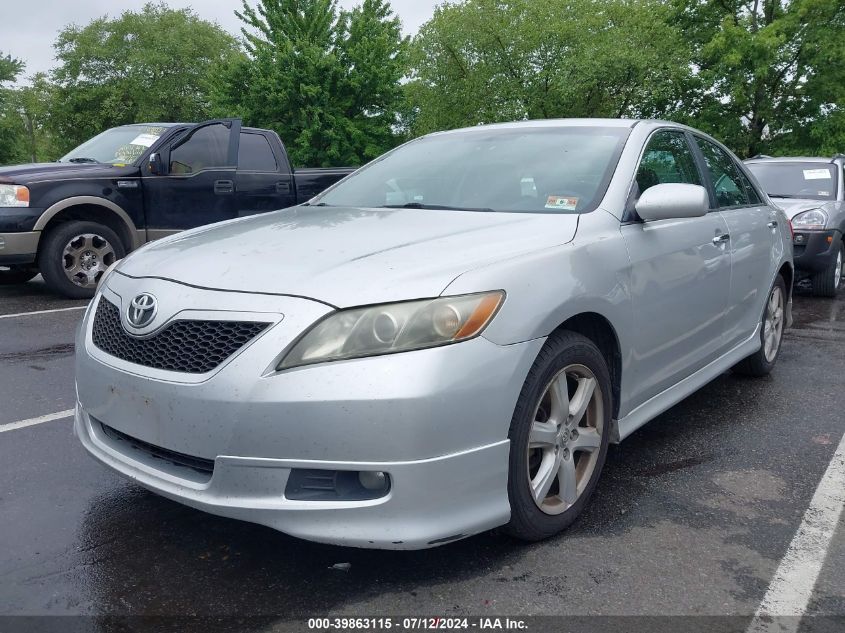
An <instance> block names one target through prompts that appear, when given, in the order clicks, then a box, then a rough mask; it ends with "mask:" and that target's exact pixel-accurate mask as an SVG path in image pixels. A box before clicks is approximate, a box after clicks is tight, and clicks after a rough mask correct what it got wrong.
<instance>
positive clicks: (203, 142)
mask: <svg viewBox="0 0 845 633" xmlns="http://www.w3.org/2000/svg"><path fill="white" fill-rule="evenodd" d="M239 132H240V122H239V121H236V120H234V121H233V120H220V121H207V122H205V123H201V124H199V125H197V126H195V127H193V128H190V129H189V130H187V131H186V132H185V133H183V134H181V135H180V136H179V137H178V138H177V139H176V140H174V141H173V142H172V143H170V144H169V145H168V146H167V147H164V148H162V149H160V150H159V152H160V155H161V161H162V164H163V165H164V166H165V169H164V172H165V173H163V174H158V175H146V176H145V177H144V179H143V187H144V206H145V208H146V215H147V230H148V237H149V238H150V239H154V238H156V237H161V235H162V234H166V233H169V232H174V231H181V230H183V229H190V228H194V227H196V226H202V225H204V224H211V223H212V222H220V221H221V220H229V219H231V218H234V217H237V215H238V213H237V203H236V200H235V173H236V169H237V159H238V141H239Z"/></svg>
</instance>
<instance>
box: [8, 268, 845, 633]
mask: <svg viewBox="0 0 845 633" xmlns="http://www.w3.org/2000/svg"><path fill="white" fill-rule="evenodd" d="M81 305H84V303H82V302H67V301H62V300H60V299H57V298H55V297H51V296H50V295H49V293H47V292H46V291H45V290H44V287H43V284H42V283H40V282H39V281H35V282H30V283H29V284H26V285H24V286H19V287H16V288H0V317H2V316H3V315H11V314H18V313H22V312H32V311H38V310H56V309H64V308H68V307H78V306H81ZM81 315H82V311H81V310H70V311H62V312H45V313H39V314H33V315H26V316H16V317H12V318H0V403H2V407H0V425H2V424H7V423H10V422H16V421H19V420H24V419H29V418H34V417H37V416H42V415H45V414H50V413H55V412H58V411H63V410H65V409H69V408H71V406H72V404H73V400H74V391H73V357H72V343H73V334H74V330H75V328H76V325H77V323H78V321H79V319H80V318H81ZM795 317H796V323H795V328H794V329H793V330H791V331H789V332H788V333H787V335H786V338H785V342H784V346H783V350H782V353H781V357H780V360H779V362H778V365H777V367H776V369H775V371H774V373H773V374H772V375H771V376H769V377H767V378H764V379H759V380H753V379H747V378H740V377H737V376H733V375H731V374H725V375H723V376H721V377H719V378H718V379H716V380H715V381H713V382H712V383H710V384H709V385H707V386H706V387H704V388H703V389H701V390H700V391H698V392H697V393H695V394H694V395H692V396H691V397H689V398H688V399H686V400H685V401H683V402H682V403H680V404H679V405H677V406H675V407H674V408H672V409H671V410H669V411H668V412H666V413H665V414H663V415H661V416H660V417H659V418H658V419H656V420H654V421H652V422H651V423H649V424H648V425H646V426H645V427H644V428H642V429H641V430H640V431H638V432H637V433H635V434H634V435H633V436H631V437H630V438H629V439H628V440H626V441H625V442H624V443H623V444H622V445H620V446H612V447H611V450H610V453H609V456H608V460H607V464H606V466H605V472H604V474H603V477H602V480H601V482H600V484H599V487H598V489H597V491H596V493H595V496H594V497H593V500H592V502H591V505H590V506H589V508H588V509H587V511H586V512H585V513H584V515H583V516H582V517H581V519H580V520H579V521H577V522H576V524H575V525H574V526H573V527H572V528H571V529H570V530H569V531H568V532H566V533H565V534H563V535H561V536H559V537H557V538H553V539H550V540H548V541H545V542H543V543H539V544H533V545H525V544H522V543H518V542H515V541H513V540H511V539H510V538H508V537H506V536H503V535H501V534H498V533H495V532H490V533H485V534H482V535H479V536H476V537H473V538H470V539H467V540H465V541H461V542H457V543H453V544H450V545H446V546H443V547H441V548H438V549H434V550H428V551H423V552H379V551H368V550H355V549H345V548H340V547H332V546H325V545H316V544H311V543H307V542H304V541H300V540H297V539H294V538H291V537H288V536H285V535H283V534H280V533H277V532H274V531H272V530H270V529H268V528H264V527H260V526H255V525H251V524H247V523H242V522H237V521H233V520H228V519H222V518H216V517H213V516H210V515H207V514H204V513H202V512H199V511H196V510H192V509H189V508H187V507H183V506H181V505H179V504H177V503H174V502H171V501H168V500H165V499H162V498H160V497H157V496H156V495H154V494H152V493H149V492H147V491H145V490H144V489H142V488H140V487H138V486H136V485H134V484H132V483H131V482H128V481H125V480H123V479H121V478H120V477H118V476H116V475H114V474H112V473H111V472H109V471H107V470H106V469H105V468H104V467H103V466H101V465H99V464H98V463H96V462H94V461H93V460H92V459H90V458H89V457H87V455H86V454H85V453H84V451H83V449H82V447H81V446H79V445H78V443H77V442H76V440H75V439H74V438H73V436H72V432H71V422H70V419H68V418H65V419H60V420H54V421H50V422H46V423H43V424H38V425H34V426H29V427H26V428H19V429H15V430H11V431H8V432H4V433H0V535H2V541H0V543H2V547H0V616H12V615H18V616H20V615H67V614H78V615H85V616H91V615H115V616H141V615H144V616H174V615H180V616H184V615H187V616H193V615H202V616H214V617H228V616H236V617H238V618H247V620H243V621H239V622H240V623H239V625H238V626H236V627H234V628H232V627H230V628H229V630H247V629H252V630H263V629H269V628H272V627H273V626H274V624H277V623H279V622H283V621H290V620H292V621H297V620H301V621H302V622H304V620H303V618H307V617H310V616H329V615H337V614H346V615H362V616H374V615H391V614H393V615H440V616H453V615H459V614H466V615H494V614H499V615H512V616H519V615H537V614H543V615H595V614H602V615H646V616H651V615H666V614H669V615H679V616H689V615H696V616H703V615H713V616H743V618H747V617H748V616H750V615H751V614H753V613H754V611H755V609H756V608H757V607H758V605H759V604H760V601H761V599H762V598H763V595H764V594H765V592H766V590H767V588H768V586H769V583H770V582H771V580H772V576H773V574H774V572H775V570H776V568H777V567H778V564H779V562H780V561H781V559H782V558H783V556H784V553H785V552H786V550H787V547H788V546H789V544H790V541H791V540H792V538H793V536H794V535H795V533H796V530H797V529H798V526H799V524H800V523H801V520H802V517H803V515H804V513H805V511H806V509H807V507H808V505H809V503H810V499H811V498H812V496H813V493H814V491H815V489H816V486H817V485H818V483H819V481H820V479H821V478H822V475H823V474H824V472H825V470H826V468H827V467H828V464H829V463H830V462H831V458H832V456H833V453H834V451H835V450H836V447H837V445H838V444H839V441H840V439H841V437H842V435H843V433H845V296H842V295H841V296H840V298H839V299H837V300H824V299H816V298H813V297H809V296H806V293H800V292H799V296H797V297H796V300H795ZM336 563H349V564H350V566H349V568H348V570H345V571H343V570H338V569H333V568H332V566H333V565H334V564H336ZM843 567H845V525H843V524H842V521H840V525H839V527H838V530H837V532H836V535H835V538H834V540H833V543H832V546H831V548H830V551H829V553H828V556H827V559H826V561H825V564H824V567H823V569H822V573H821V575H820V577H819V581H818V583H817V585H816V590H815V592H814V595H813V599H812V601H811V605H810V606H811V611H810V613H811V614H829V615H839V616H845V577H843V574H842V572H841V570H842V569H843ZM248 618H257V619H248ZM59 620H61V619H59ZM12 622H15V621H14V620H10V619H8V618H5V619H4V618H2V617H0V632H3V633H5V630H6V629H4V623H5V625H6V628H9V630H11V628H10V627H11V624H10V623H12ZM16 622H17V626H18V629H19V630H22V629H21V628H20V627H22V626H24V625H23V624H22V621H19V620H18V621H16ZM33 622H37V623H38V626H42V627H43V626H46V625H45V624H44V620H36V621H33ZM74 622H76V624H80V625H81V626H82V628H83V629H85V630H88V629H91V630H95V629H98V628H103V623H102V621H100V620H92V619H81V620H78V621H74ZM690 622H691V621H690ZM838 622H839V623H841V622H842V620H840V621H838ZM687 624H689V623H687ZM27 626H28V625H27ZM690 628H691V626H687V625H686V624H685V625H683V626H681V625H679V626H678V627H676V628H675V629H674V630H679V631H680V630H689V629H690ZM167 630H174V629H173V627H171V628H170V629H167ZM831 630H832V629H831Z"/></svg>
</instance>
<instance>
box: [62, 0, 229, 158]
mask: <svg viewBox="0 0 845 633" xmlns="http://www.w3.org/2000/svg"><path fill="white" fill-rule="evenodd" d="M55 48H56V57H57V58H58V60H59V66H58V68H56V70H55V71H54V72H53V80H54V82H55V84H56V86H55V99H54V101H53V107H52V111H51V113H50V120H51V127H52V128H53V129H54V130H55V132H56V134H57V136H58V137H59V138H61V143H62V145H63V146H64V148H65V149H69V148H70V147H73V146H75V145H77V144H79V143H80V142H82V141H84V140H86V139H88V138H90V137H91V136H94V135H95V134H98V133H100V132H102V131H103V130H104V129H107V128H109V127H113V126H115V125H122V124H126V123H135V122H140V121H199V120H203V119H206V118H209V116H210V112H211V103H210V97H209V95H210V93H211V92H212V90H213V87H214V75H215V73H217V72H219V68H220V67H221V66H225V65H227V64H229V63H231V60H232V59H233V58H235V57H237V55H238V54H239V51H238V43H237V41H236V40H235V38H233V37H232V36H231V35H229V34H227V33H226V32H224V31H223V30H222V29H221V28H220V27H219V26H217V25H216V24H213V23H211V22H207V21H205V20H201V19H199V18H198V17H197V15H196V14H195V13H194V12H193V11H192V10H190V9H182V10H172V9H169V8H168V7H167V6H166V5H165V4H147V5H145V6H144V8H143V9H142V10H141V11H140V12H133V11H125V12H124V13H122V14H121V15H120V17H118V18H116V19H108V18H106V17H103V18H99V19H97V20H94V21H92V22H91V23H90V24H88V25H87V26H85V27H82V28H80V27H76V26H69V27H66V28H65V29H63V30H62V31H61V32H60V33H59V36H58V39H57V41H56V44H55Z"/></svg>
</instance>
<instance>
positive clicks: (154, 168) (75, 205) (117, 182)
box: [0, 119, 353, 298]
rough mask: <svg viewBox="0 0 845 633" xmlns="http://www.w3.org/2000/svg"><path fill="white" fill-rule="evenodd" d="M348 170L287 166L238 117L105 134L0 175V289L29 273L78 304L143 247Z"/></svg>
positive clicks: (279, 146)
mask: <svg viewBox="0 0 845 633" xmlns="http://www.w3.org/2000/svg"><path fill="white" fill-rule="evenodd" d="M352 171H353V169H351V168H342V169H296V170H294V169H293V168H292V167H291V164H290V161H289V160H288V156H287V152H286V151H285V147H284V144H283V143H282V141H281V139H280V138H279V137H278V135H277V134H276V133H275V132H271V131H268V130H259V129H253V128H247V127H241V122H240V120H238V119H219V120H214V121H205V122H204V123H199V124H184V123H144V124H138V125H124V126H121V127H116V128H112V129H110V130H106V131H105V132H103V133H102V134H99V135H98V136H95V137H94V138H92V139H91V140H89V141H86V142H85V143H83V144H82V145H80V146H79V147H77V148H76V149H75V150H73V151H72V152H70V153H69V154H67V155H66V156H64V157H62V158H61V159H59V160H58V161H57V162H55V163H39V164H32V165H18V166H13V167H0V284H12V283H23V282H26V281H29V280H30V279H32V278H33V277H35V275H37V274H38V273H39V272H40V273H41V274H42V275H43V276H44V280H45V281H46V282H47V284H48V285H49V286H50V287H51V288H52V289H53V290H55V291H57V292H59V293H60V294H63V295H65V296H67V297H73V298H86V297H90V296H92V295H93V293H94V290H95V289H96V286H97V281H98V279H99V278H100V277H101V276H102V274H103V272H105V270H106V269H107V268H108V267H109V265H111V264H112V263H113V262H114V261H116V260H118V259H120V258H121V257H123V256H124V255H126V254H127V253H129V252H130V251H132V250H133V249H135V248H138V247H139V246H141V245H143V244H145V243H146V242H148V241H151V240H155V239H158V238H160V237H164V236H166V235H170V234H171V233H175V232H178V231H182V230H184V229H190V228H193V227H197V226H202V225H204V224H210V223H212V222H220V221H221V220H228V219H231V218H237V217H241V216H245V215H253V214H256V213H265V212H267V211H273V210H275V209H283V208H285V207H290V206H293V205H295V204H299V203H301V202H305V201H306V200H308V199H309V198H311V197H313V196H315V195H316V194H318V193H320V192H321V191H323V190H324V189H326V188H327V187H328V186H329V185H332V184H334V183H335V182H337V181H338V180H340V179H341V178H343V177H344V176H346V175H347V174H349V173H351V172H352Z"/></svg>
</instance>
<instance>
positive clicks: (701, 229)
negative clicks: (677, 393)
mask: <svg viewBox="0 0 845 633" xmlns="http://www.w3.org/2000/svg"><path fill="white" fill-rule="evenodd" d="M662 183H687V184H694V185H702V186H703V185H704V180H703V178H702V174H701V173H700V168H699V164H698V162H697V161H696V159H695V155H694V153H693V151H692V148H691V146H690V145H689V142H688V138H687V136H686V134H685V133H684V132H683V131H681V130H672V129H666V130H658V131H656V132H655V133H654V134H652V136H651V137H650V139H649V141H648V143H647V145H646V147H645V150H644V152H643V156H642V158H641V160H640V165H639V167H638V170H637V174H636V180H635V182H634V184H633V185H632V193H631V205H630V207H629V213H630V214H631V215H629V216H626V220H627V221H625V222H623V225H622V227H621V230H622V236H623V238H624V239H625V243H626V246H627V248H628V255H629V258H630V261H631V293H632V302H633V307H634V316H633V318H634V325H635V331H636V333H637V336H636V341H635V342H634V350H633V353H634V359H635V362H634V371H633V372H632V375H631V377H630V380H631V381H632V383H631V393H632V394H633V400H634V402H633V406H634V407H636V406H638V405H640V404H642V403H643V402H645V401H647V400H648V399H650V398H652V397H653V396H655V395H657V394H659V393H660V392H662V391H664V390H665V389H667V388H668V387H671V386H672V385H674V384H676V383H677V382H679V381H680V380H682V379H684V378H686V377H687V376H689V375H690V374H692V373H693V372H695V371H696V370H698V369H701V368H702V367H704V366H705V365H706V364H707V363H709V362H711V361H712V360H714V359H715V358H717V357H718V356H719V355H720V353H721V352H722V350H723V347H724V342H723V341H724V329H725V313H726V311H727V306H728V295H729V291H730V281H731V266H730V253H729V251H728V248H727V242H728V237H727V235H728V227H727V225H726V223H725V220H724V218H722V216H721V215H720V214H719V213H718V211H714V212H712V213H708V214H707V215H705V216H703V217H698V218H683V219H669V220H657V221H651V222H643V221H642V220H640V219H639V218H638V217H637V216H636V214H635V212H633V204H634V203H635V202H636V200H637V199H639V196H640V195H641V194H642V192H643V191H645V190H646V189H648V188H649V187H653V186H654V185H657V184H662Z"/></svg>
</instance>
